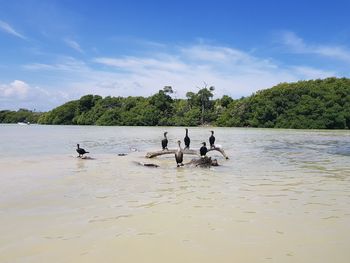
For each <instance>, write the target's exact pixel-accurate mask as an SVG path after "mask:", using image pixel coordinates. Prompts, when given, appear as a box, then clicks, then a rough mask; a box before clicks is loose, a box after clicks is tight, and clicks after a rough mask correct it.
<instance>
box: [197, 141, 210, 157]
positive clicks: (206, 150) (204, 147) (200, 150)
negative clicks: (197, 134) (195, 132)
mask: <svg viewBox="0 0 350 263" xmlns="http://www.w3.org/2000/svg"><path fill="white" fill-rule="evenodd" d="M202 144H203V146H202V147H201V148H200V149H199V152H200V154H201V157H205V156H206V154H207V152H208V149H207V146H206V145H207V144H206V143H205V142H202Z"/></svg>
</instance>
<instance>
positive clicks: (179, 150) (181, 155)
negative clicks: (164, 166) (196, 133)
mask: <svg viewBox="0 0 350 263" xmlns="http://www.w3.org/2000/svg"><path fill="white" fill-rule="evenodd" d="M177 144H178V145H179V146H178V147H177V150H176V152H175V160H176V164H177V167H179V166H180V165H181V166H183V163H182V162H183V159H184V153H183V151H182V148H181V141H177Z"/></svg>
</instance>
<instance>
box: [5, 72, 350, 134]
mask: <svg viewBox="0 0 350 263" xmlns="http://www.w3.org/2000/svg"><path fill="white" fill-rule="evenodd" d="M213 91H214V88H213V87H209V88H207V87H206V86H205V87H204V88H202V89H199V90H198V92H197V93H195V92H187V94H186V99H173V98H172V97H171V94H172V93H173V90H172V88H171V86H165V87H164V89H162V90H159V91H158V92H157V93H156V94H154V95H152V96H150V97H147V98H144V97H126V98H123V97H110V96H108V97H105V98H102V97H100V96H97V95H86V96H83V97H81V98H80V99H79V100H76V101H70V102H67V103H65V104H63V105H61V106H59V107H57V108H55V109H53V110H51V111H49V112H46V113H44V114H41V113H34V112H30V111H28V110H23V109H21V110H19V111H17V112H12V111H0V122H19V121H30V122H38V123H42V124H79V125H126V126H136V125H139V126H157V125H169V126H198V125H201V124H213V125H218V126H230V127H232V126H235V127H263V128H273V127H274V128H296V129H349V128H350V80H349V79H346V78H341V79H340V78H327V79H324V80H310V81H299V82H296V83H289V84H288V83H281V84H279V85H277V86H275V87H273V88H271V89H266V90H261V91H258V92H256V93H254V94H252V95H251V96H249V97H246V98H244V97H242V98H240V99H238V100H234V99H232V98H231V97H229V96H227V95H224V96H223V97H222V98H219V99H216V100H212V98H213Z"/></svg>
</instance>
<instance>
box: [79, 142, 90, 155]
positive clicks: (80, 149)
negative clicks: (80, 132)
mask: <svg viewBox="0 0 350 263" xmlns="http://www.w3.org/2000/svg"><path fill="white" fill-rule="evenodd" d="M77 153H79V156H78V157H83V155H84V154H85V153H89V152H87V151H85V150H84V149H83V148H80V147H79V144H77Z"/></svg>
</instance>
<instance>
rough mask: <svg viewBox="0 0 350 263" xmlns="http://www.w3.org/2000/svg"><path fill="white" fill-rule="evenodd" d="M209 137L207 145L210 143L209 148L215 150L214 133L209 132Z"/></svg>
mask: <svg viewBox="0 0 350 263" xmlns="http://www.w3.org/2000/svg"><path fill="white" fill-rule="evenodd" d="M210 132H211V136H210V137H209V143H210V148H215V145H214V143H215V137H214V131H210Z"/></svg>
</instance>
